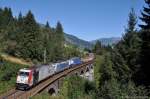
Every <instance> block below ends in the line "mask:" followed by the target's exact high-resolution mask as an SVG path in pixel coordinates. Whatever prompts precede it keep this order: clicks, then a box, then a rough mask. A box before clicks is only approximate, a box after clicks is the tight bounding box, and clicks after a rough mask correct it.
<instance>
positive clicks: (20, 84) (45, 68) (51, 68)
mask: <svg viewBox="0 0 150 99" xmlns="http://www.w3.org/2000/svg"><path fill="white" fill-rule="evenodd" d="M79 64H82V61H81V59H80V58H79V57H74V58H71V59H69V60H67V61H63V62H59V63H53V64H49V65H37V66H32V67H30V68H24V69H20V70H19V72H18V75H17V81H16V89H21V90H27V89H29V88H31V87H33V86H35V85H37V84H38V83H39V82H41V81H42V80H44V79H46V78H48V77H50V76H51V75H54V74H56V73H59V72H61V71H63V70H65V69H67V68H70V67H73V66H77V65H79Z"/></svg>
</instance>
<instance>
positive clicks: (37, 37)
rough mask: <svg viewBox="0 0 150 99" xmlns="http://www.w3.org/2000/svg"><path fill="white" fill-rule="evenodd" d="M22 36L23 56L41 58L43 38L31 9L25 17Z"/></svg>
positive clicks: (21, 49)
mask: <svg viewBox="0 0 150 99" xmlns="http://www.w3.org/2000/svg"><path fill="white" fill-rule="evenodd" d="M20 37H21V39H20V40H21V41H20V53H21V56H22V57H24V58H31V59H37V60H41V58H42V56H43V44H42V38H41V34H40V31H39V26H38V24H37V23H36V21H35V19H34V16H33V14H32V12H31V11H29V12H28V13H27V15H26V16H25V18H24V21H23V28H22V33H21V34H20Z"/></svg>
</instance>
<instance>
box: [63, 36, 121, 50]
mask: <svg viewBox="0 0 150 99" xmlns="http://www.w3.org/2000/svg"><path fill="white" fill-rule="evenodd" d="M64 35H65V41H66V44H73V45H75V46H77V47H79V48H88V49H92V47H93V46H94V44H95V43H96V41H97V40H99V41H100V42H101V43H102V45H113V44H116V43H118V42H119V41H120V39H121V38H119V37H111V38H100V39H97V40H93V41H90V42H89V41H85V40H82V39H79V38H78V37H76V36H73V35H70V34H66V33H65V34H64Z"/></svg>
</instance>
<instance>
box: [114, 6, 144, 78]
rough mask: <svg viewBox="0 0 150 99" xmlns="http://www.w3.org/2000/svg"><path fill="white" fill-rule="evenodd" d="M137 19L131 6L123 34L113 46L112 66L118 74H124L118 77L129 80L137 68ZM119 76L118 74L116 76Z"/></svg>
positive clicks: (138, 47)
mask: <svg viewBox="0 0 150 99" xmlns="http://www.w3.org/2000/svg"><path fill="white" fill-rule="evenodd" d="M136 23H137V19H136V15H135V12H134V9H133V8H132V9H131V11H130V13H129V19H128V24H127V28H126V29H125V35H124V36H123V38H122V40H121V41H120V42H119V43H118V44H117V45H116V46H115V49H114V53H113V54H114V55H113V56H114V58H113V60H114V61H113V62H114V66H116V69H115V70H118V72H117V73H119V75H124V76H122V77H120V79H122V80H123V79H126V80H127V81H129V80H130V79H131V78H134V77H135V74H136V73H137V71H138V70H139V68H138V67H139V63H138V58H139V51H140V42H141V40H140V38H139V33H137V31H136V29H135V27H136ZM118 77H119V76H118Z"/></svg>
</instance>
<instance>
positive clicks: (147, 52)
mask: <svg viewBox="0 0 150 99" xmlns="http://www.w3.org/2000/svg"><path fill="white" fill-rule="evenodd" d="M145 3H146V4H147V7H144V8H143V12H141V15H142V17H140V19H141V21H142V22H144V24H141V25H139V26H140V27H141V29H142V30H141V39H142V45H141V53H140V64H141V72H142V73H143V74H142V76H143V78H142V80H140V83H142V84H145V85H150V79H149V77H150V73H149V70H150V62H149V59H150V46H149V45H150V0H145Z"/></svg>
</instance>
